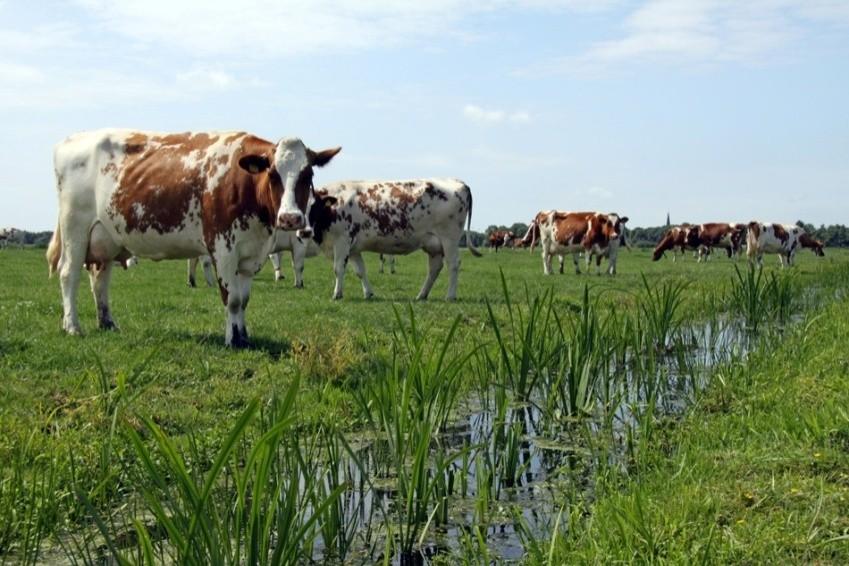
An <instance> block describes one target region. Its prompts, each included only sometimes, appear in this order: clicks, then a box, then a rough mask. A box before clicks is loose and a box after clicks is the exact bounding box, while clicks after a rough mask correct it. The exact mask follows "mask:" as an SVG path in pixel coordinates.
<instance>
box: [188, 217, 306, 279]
mask: <svg viewBox="0 0 849 566" xmlns="http://www.w3.org/2000/svg"><path fill="white" fill-rule="evenodd" d="M284 251H290V252H292V269H293V271H294V272H295V288H297V289H303V288H304V258H306V257H313V256H316V255H318V246H316V245H315V243H314V242H313V241H312V239H311V238H300V237H298V235H297V233H295V232H283V231H281V230H277V231H275V235H274V245H273V246H272V249H271V253H270V254H268V259H270V260H271V264H272V265H273V266H274V280H275V281H280V280H281V279H284V277H283V272H282V271H281V269H280V264H281V261H282V255H283V254H282V252H284ZM198 263H200V264H201V265H202V266H203V275H204V278H205V279H206V284H207V286H209V287H212V286H213V285H215V276H214V275H213V273H212V258H211V257H209V256H208V255H203V256H200V257H196V258H192V259H190V260H189V267H188V284H189V287H195V286H196V285H197V283H196V280H195V272H196V271H197V266H198Z"/></svg>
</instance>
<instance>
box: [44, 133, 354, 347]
mask: <svg viewBox="0 0 849 566" xmlns="http://www.w3.org/2000/svg"><path fill="white" fill-rule="evenodd" d="M339 151H340V148H334V149H328V150H324V151H321V152H315V151H312V150H311V149H309V148H308V147H306V146H305V145H304V143H303V142H302V141H301V140H300V139H297V138H284V139H282V140H280V141H279V142H277V143H272V142H269V141H266V140H263V139H260V138H258V137H256V136H253V135H250V134H247V133H244V132H227V133H180V134H164V133H151V132H138V131H131V130H100V131H94V132H85V133H80V134H75V135H73V136H71V137H69V138H67V139H66V140H65V141H63V142H61V143H60V144H58V145H57V146H56V149H55V152H54V167H55V171H56V181H57V187H58V192H59V221H58V226H57V228H56V232H54V234H53V239H52V240H51V242H50V246H49V248H48V250H47V260H48V263H49V266H50V271H51V273H52V272H53V271H55V270H58V271H59V278H60V282H61V287H62V300H63V303H64V321H63V326H64V329H65V331H67V332H68V333H70V334H78V333H79V332H80V323H79V319H78V316H77V307H76V295H77V287H78V284H79V278H80V270H81V268H82V267H83V265H85V266H86V267H88V269H89V271H90V278H91V287H92V291H93V293H94V297H95V303H96V305H97V312H98V319H99V322H100V327H101V328H107V329H108V328H115V323H114V322H113V320H112V315H111V313H110V311H109V296H108V293H109V279H110V277H111V274H112V262H113V260H116V259H117V260H124V259H126V258H129V257H130V256H131V255H136V256H139V257H144V258H150V259H155V260H160V259H180V258H182V259H188V258H193V257H198V256H200V255H204V254H209V255H210V256H211V257H212V262H213V264H214V267H215V270H216V272H217V276H218V277H217V278H218V286H219V289H220V291H221V299H222V301H223V302H224V305H225V307H226V311H227V326H226V331H225V336H226V337H225V342H226V344H228V345H230V346H236V347H239V346H246V345H247V344H248V334H247V330H246V328H245V308H246V307H247V304H248V298H249V296H250V289H251V282H252V280H253V276H254V274H255V273H256V272H257V271H259V269H260V268H261V267H262V264H263V263H264V261H265V258H266V257H267V255H268V253H269V251H270V249H271V246H272V245H273V239H272V237H271V236H272V234H273V233H274V231H275V230H278V229H279V230H304V231H306V232H308V231H309V225H308V224H307V218H306V216H307V214H306V213H307V211H308V209H309V205H310V202H311V200H312V199H313V188H312V176H313V166H319V167H321V166H323V165H326V164H327V163H328V162H329V161H330V160H331V159H332V158H333V157H334V156H335V155H336V154H337V153H338V152H339Z"/></svg>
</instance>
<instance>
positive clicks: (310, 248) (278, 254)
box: [268, 232, 319, 289]
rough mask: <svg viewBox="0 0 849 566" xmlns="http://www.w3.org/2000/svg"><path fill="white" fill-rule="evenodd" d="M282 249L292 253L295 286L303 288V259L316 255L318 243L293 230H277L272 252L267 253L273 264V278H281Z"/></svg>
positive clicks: (278, 279)
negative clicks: (299, 235)
mask: <svg viewBox="0 0 849 566" xmlns="http://www.w3.org/2000/svg"><path fill="white" fill-rule="evenodd" d="M284 251H289V252H291V253H292V269H293V271H294V272H295V288H296V289H303V288H304V259H305V258H308V257H315V256H317V255H318V252H319V248H318V244H316V243H315V241H313V239H312V238H299V237H298V235H297V234H296V233H295V232H278V233H277V235H276V237H275V240H274V252H273V253H272V254H271V255H269V256H268V257H269V259H271V264H272V265H273V266H274V280H275V281H280V280H281V279H283V272H282V271H281V270H280V264H281V260H282V255H283V252H284Z"/></svg>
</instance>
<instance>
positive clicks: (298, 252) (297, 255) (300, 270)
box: [292, 242, 307, 289]
mask: <svg viewBox="0 0 849 566" xmlns="http://www.w3.org/2000/svg"><path fill="white" fill-rule="evenodd" d="M306 254H307V246H306V244H303V245H302V244H299V243H298V242H295V243H294V245H293V246H292V271H293V272H294V273H295V289H303V288H304V257H305V256H306Z"/></svg>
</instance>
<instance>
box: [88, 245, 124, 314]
mask: <svg viewBox="0 0 849 566" xmlns="http://www.w3.org/2000/svg"><path fill="white" fill-rule="evenodd" d="M113 265H114V263H113V262H111V261H106V262H104V263H103V267H97V266H95V265H92V266H91V269H90V271H89V281H90V282H91V293H92V295H94V304H95V306H96V307H97V321H98V323H99V324H100V329H101V330H118V325H117V324H115V321H114V320H112V313H111V312H110V310H109V281H110V280H111V279H112V266H113Z"/></svg>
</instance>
